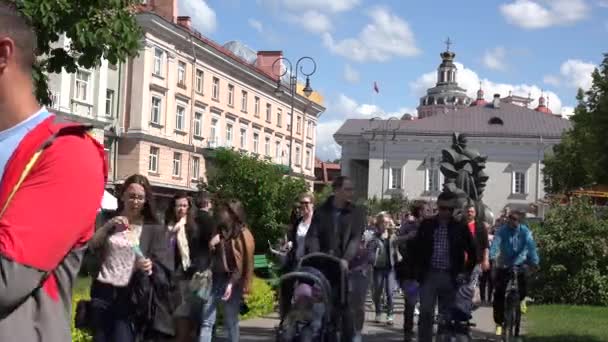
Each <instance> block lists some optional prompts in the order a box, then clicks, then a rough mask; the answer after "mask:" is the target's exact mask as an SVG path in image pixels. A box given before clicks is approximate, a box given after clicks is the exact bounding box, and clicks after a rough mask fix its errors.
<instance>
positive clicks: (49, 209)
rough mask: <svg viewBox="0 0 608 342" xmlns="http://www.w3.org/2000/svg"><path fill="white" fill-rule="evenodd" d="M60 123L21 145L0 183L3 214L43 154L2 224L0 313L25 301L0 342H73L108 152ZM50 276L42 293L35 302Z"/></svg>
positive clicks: (81, 130)
mask: <svg viewBox="0 0 608 342" xmlns="http://www.w3.org/2000/svg"><path fill="white" fill-rule="evenodd" d="M55 121H56V118H55V116H51V117H49V118H48V119H46V120H45V121H43V122H41V123H40V124H39V125H38V126H36V127H35V128H34V129H33V130H32V131H30V132H29V133H28V134H27V135H26V136H25V137H24V138H23V140H22V141H21V142H20V144H19V146H18V147H17V149H16V150H15V152H13V154H12V156H11V158H10V159H9V160H8V162H7V164H6V168H5V171H4V176H3V178H2V180H1V182H0V209H1V208H2V207H3V206H4V204H5V203H6V202H7V200H8V198H9V195H10V193H11V192H12V191H13V189H15V187H16V185H17V183H18V181H19V179H20V178H21V177H22V175H23V174H24V170H25V169H26V166H27V165H28V163H30V162H31V160H32V157H33V156H34V155H35V154H36V153H37V152H38V151H42V153H41V155H40V157H39V158H38V160H37V161H36V163H35V164H34V165H33V167H32V168H31V170H30V172H29V173H28V174H27V176H26V178H25V179H24V181H23V182H22V184H21V185H20V186H19V188H18V189H17V191H16V193H15V195H14V196H13V198H12V199H11V200H10V202H9V204H8V207H7V210H6V211H5V212H4V214H3V215H2V217H0V271H2V273H3V274H5V277H4V278H3V279H0V312H1V313H7V312H9V311H11V307H14V306H15V305H16V304H18V303H20V301H21V300H22V299H23V298H27V300H26V301H25V302H23V304H22V305H20V306H19V307H18V309H17V310H15V311H14V312H13V313H12V314H10V315H9V316H8V317H6V318H4V319H1V320H0V341H17V340H20V341H39V338H38V336H39V332H40V331H43V332H44V333H43V335H44V338H43V339H42V340H40V341H52V342H55V341H57V342H60V341H68V340H69V336H70V335H69V326H70V325H69V321H68V319H69V317H70V316H69V312H70V308H71V290H72V286H73V280H74V278H75V277H76V273H77V272H78V268H79V266H80V262H81V260H82V259H81V258H82V254H83V253H84V244H85V243H86V241H87V240H88V239H90V238H91V236H92V234H93V232H94V222H95V216H96V213H97V210H98V209H99V207H100V204H101V198H102V196H103V189H104V184H105V181H106V177H107V164H106V162H105V154H104V150H103V146H102V145H101V144H99V143H98V142H97V141H96V140H95V139H94V138H92V137H91V136H89V135H88V134H86V129H87V128H86V127H84V126H82V125H77V124H58V123H56V122H55ZM68 254H69V255H68ZM66 255H67V257H66ZM49 271H53V272H52V273H51V274H50V276H49V277H48V278H47V279H46V281H45V282H44V286H43V287H42V289H43V291H36V292H35V293H34V294H33V295H31V294H32V291H33V290H34V289H35V288H36V287H37V286H38V285H39V284H40V281H41V280H42V277H41V275H44V272H49ZM30 295H31V297H29V296H30ZM32 320H34V321H32ZM66 334H67V336H66ZM9 336H10V337H9Z"/></svg>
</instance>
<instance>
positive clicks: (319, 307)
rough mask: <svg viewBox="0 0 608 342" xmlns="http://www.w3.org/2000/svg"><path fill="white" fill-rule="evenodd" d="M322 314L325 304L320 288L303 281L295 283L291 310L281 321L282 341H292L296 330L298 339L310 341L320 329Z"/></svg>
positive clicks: (323, 313)
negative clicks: (283, 328) (282, 327)
mask: <svg viewBox="0 0 608 342" xmlns="http://www.w3.org/2000/svg"><path fill="white" fill-rule="evenodd" d="M324 315H325V305H324V304H323V301H322V298H321V289H320V288H319V287H317V286H311V285H308V284H305V283H300V284H297V285H296V288H295V290H294V293H293V298H292V306H291V310H289V313H288V314H287V316H286V318H285V320H284V322H283V324H284V327H285V330H284V331H283V335H282V339H283V341H292V340H293V339H294V338H295V337H296V336H297V335H298V330H299V335H300V341H312V340H313V338H314V337H315V336H318V335H319V333H320V331H321V327H322V325H323V316H324ZM298 328H301V329H298Z"/></svg>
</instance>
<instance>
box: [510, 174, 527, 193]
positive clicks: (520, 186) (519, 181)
mask: <svg viewBox="0 0 608 342" xmlns="http://www.w3.org/2000/svg"><path fill="white" fill-rule="evenodd" d="M512 192H513V193H514V194H518V195H525V194H526V192H527V191H526V173H525V172H522V171H515V172H513V191H512Z"/></svg>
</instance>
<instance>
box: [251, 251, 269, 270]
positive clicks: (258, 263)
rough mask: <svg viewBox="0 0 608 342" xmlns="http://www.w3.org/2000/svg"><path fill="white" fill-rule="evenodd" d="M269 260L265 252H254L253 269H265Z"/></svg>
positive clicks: (267, 267)
mask: <svg viewBox="0 0 608 342" xmlns="http://www.w3.org/2000/svg"><path fill="white" fill-rule="evenodd" d="M270 265H271V264H270V261H269V260H268V257H267V256H266V254H256V255H254V256H253V269H254V270H267V269H269V268H270Z"/></svg>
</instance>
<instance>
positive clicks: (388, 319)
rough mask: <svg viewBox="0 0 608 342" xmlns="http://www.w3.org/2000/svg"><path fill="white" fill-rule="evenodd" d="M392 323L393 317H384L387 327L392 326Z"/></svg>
mask: <svg viewBox="0 0 608 342" xmlns="http://www.w3.org/2000/svg"><path fill="white" fill-rule="evenodd" d="M393 321H394V319H393V315H388V316H387V317H386V324H387V325H393V323H394V322H393Z"/></svg>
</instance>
